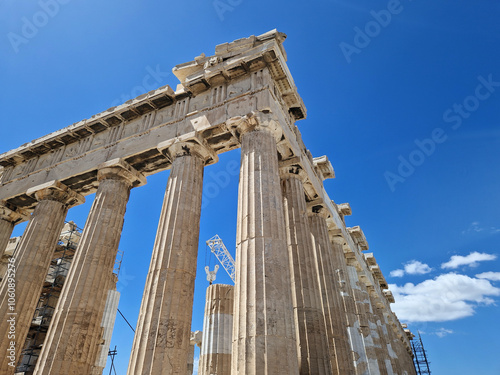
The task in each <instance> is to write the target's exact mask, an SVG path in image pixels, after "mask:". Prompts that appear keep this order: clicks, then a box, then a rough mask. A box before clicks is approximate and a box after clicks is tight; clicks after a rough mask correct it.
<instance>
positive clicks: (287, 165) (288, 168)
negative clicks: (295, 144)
mask: <svg viewBox="0 0 500 375" xmlns="http://www.w3.org/2000/svg"><path fill="white" fill-rule="evenodd" d="M295 159H298V158H294V159H292V160H287V161H282V162H280V163H279V171H280V178H281V179H282V180H285V179H287V178H297V179H299V180H300V181H302V183H303V184H305V183H306V182H307V181H308V176H307V172H306V171H305V170H304V168H302V165H300V162H299V161H298V160H295Z"/></svg>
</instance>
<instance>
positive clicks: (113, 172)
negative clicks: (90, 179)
mask: <svg viewBox="0 0 500 375" xmlns="http://www.w3.org/2000/svg"><path fill="white" fill-rule="evenodd" d="M97 169H98V171H97V180H98V181H99V182H101V181H103V180H125V181H127V182H128V183H129V184H130V186H131V187H137V186H142V185H146V177H144V175H143V174H142V173H140V172H138V171H137V170H135V169H134V168H132V167H131V166H130V165H129V164H128V163H127V162H125V161H123V160H121V159H113V160H109V161H107V162H105V163H102V164H100V165H99V166H98V167H97Z"/></svg>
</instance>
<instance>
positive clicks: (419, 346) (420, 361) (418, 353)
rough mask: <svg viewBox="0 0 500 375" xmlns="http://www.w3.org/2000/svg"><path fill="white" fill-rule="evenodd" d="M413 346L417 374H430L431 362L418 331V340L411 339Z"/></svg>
mask: <svg viewBox="0 0 500 375" xmlns="http://www.w3.org/2000/svg"><path fill="white" fill-rule="evenodd" d="M411 346H412V349H413V363H414V365H415V370H416V372H417V374H418V375H422V374H430V373H431V370H430V368H429V363H430V362H429V361H428V360H427V353H426V351H425V349H424V343H423V342H422V336H420V332H418V340H416V339H413V340H411Z"/></svg>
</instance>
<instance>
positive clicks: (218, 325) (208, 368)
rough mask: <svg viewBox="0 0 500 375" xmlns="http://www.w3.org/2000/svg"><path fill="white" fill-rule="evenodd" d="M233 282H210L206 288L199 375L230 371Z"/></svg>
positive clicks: (217, 374)
mask: <svg viewBox="0 0 500 375" xmlns="http://www.w3.org/2000/svg"><path fill="white" fill-rule="evenodd" d="M233 306H234V286H232V285H224V284H213V285H210V286H209V287H208V288H207V297H206V303H205V316H204V321H203V339H202V343H201V354H200V367H199V369H198V374H200V375H231V342H232V333H233Z"/></svg>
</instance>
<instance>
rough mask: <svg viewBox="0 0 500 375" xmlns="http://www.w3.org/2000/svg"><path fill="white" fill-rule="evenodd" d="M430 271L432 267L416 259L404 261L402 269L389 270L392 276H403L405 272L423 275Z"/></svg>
mask: <svg viewBox="0 0 500 375" xmlns="http://www.w3.org/2000/svg"><path fill="white" fill-rule="evenodd" d="M431 271H432V268H431V267H429V266H428V265H427V264H425V263H422V262H419V261H418V260H410V261H409V262H408V263H405V265H404V270H402V269H397V270H393V271H391V273H390V275H391V276H392V277H403V276H404V275H405V273H407V274H409V275H424V274H426V273H429V272H431Z"/></svg>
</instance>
